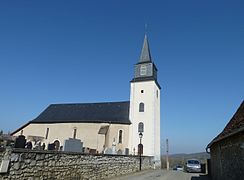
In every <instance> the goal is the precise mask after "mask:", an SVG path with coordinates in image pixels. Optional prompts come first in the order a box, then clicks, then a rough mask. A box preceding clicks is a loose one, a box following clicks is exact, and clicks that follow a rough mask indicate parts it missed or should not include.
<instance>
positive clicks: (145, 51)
mask: <svg viewBox="0 0 244 180" xmlns="http://www.w3.org/2000/svg"><path fill="white" fill-rule="evenodd" d="M143 62H152V58H151V53H150V49H149V44H148V40H147V35H146V34H145V37H144V42H143V47H142V50H141V56H140V59H139V63H143Z"/></svg>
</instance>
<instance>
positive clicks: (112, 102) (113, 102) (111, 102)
mask: <svg viewBox="0 0 244 180" xmlns="http://www.w3.org/2000/svg"><path fill="white" fill-rule="evenodd" d="M129 102H130V101H110V102H94V103H88V102H87V103H52V104H50V105H49V106H51V105H84V104H115V103H129Z"/></svg>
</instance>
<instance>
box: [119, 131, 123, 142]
mask: <svg viewBox="0 0 244 180" xmlns="http://www.w3.org/2000/svg"><path fill="white" fill-rule="evenodd" d="M122 133H123V131H122V130H119V143H122Z"/></svg>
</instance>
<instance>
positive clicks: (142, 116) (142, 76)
mask: <svg viewBox="0 0 244 180" xmlns="http://www.w3.org/2000/svg"><path fill="white" fill-rule="evenodd" d="M134 68H135V73H134V78H133V79H132V80H131V81H130V120H131V122H132V124H131V126H130V141H129V148H130V151H131V154H135V155H137V153H138V144H139V143H140V138H139V131H143V132H142V135H143V136H142V138H141V140H142V145H143V155H144V156H154V162H155V165H156V166H160V165H161V163H160V89H161V87H160V85H159V83H158V81H157V68H156V66H155V64H154V63H153V61H152V57H151V53H150V48H149V44H148V39H147V35H145V37H144V42H143V47H142V51H141V55H140V59H139V62H138V63H137V64H136V65H135V67H134ZM139 127H140V128H139ZM139 129H140V130H139Z"/></svg>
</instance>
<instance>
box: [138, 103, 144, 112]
mask: <svg viewBox="0 0 244 180" xmlns="http://www.w3.org/2000/svg"><path fill="white" fill-rule="evenodd" d="M139 112H144V103H140V104H139Z"/></svg>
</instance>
